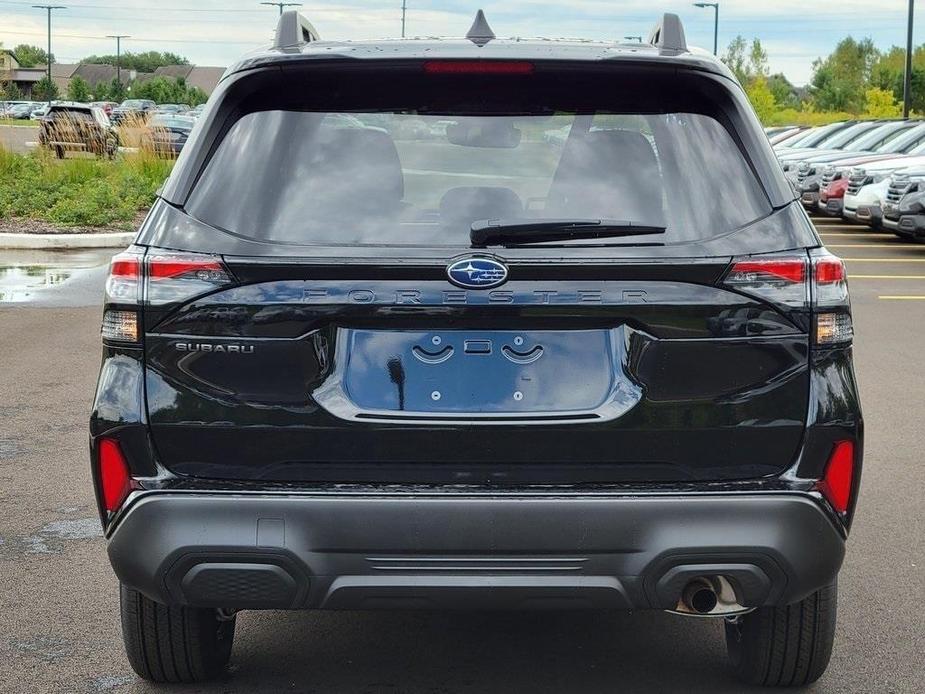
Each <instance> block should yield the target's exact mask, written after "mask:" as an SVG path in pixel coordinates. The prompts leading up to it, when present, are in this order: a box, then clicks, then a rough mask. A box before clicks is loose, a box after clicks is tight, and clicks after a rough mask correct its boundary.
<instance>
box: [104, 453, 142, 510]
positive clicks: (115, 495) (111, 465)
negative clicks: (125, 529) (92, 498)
mask: <svg viewBox="0 0 925 694" xmlns="http://www.w3.org/2000/svg"><path fill="white" fill-rule="evenodd" d="M96 451H97V461H98V469H99V473H98V474H99V479H100V496H101V497H102V501H103V508H104V509H106V510H107V511H108V512H109V513H115V512H116V511H117V510H118V509H119V507H120V506H121V505H122V502H123V501H125V497H127V496H128V494H129V492H130V491H131V490H132V487H133V483H132V477H131V474H130V473H129V469H128V463H127V462H126V460H125V456H124V455H123V454H122V448H121V447H120V446H119V442H118V441H116V440H115V439H109V438H104V439H100V440H99V441H98V442H97V444H96Z"/></svg>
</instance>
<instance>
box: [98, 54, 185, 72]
mask: <svg viewBox="0 0 925 694" xmlns="http://www.w3.org/2000/svg"><path fill="white" fill-rule="evenodd" d="M80 62H82V63H96V64H103V65H115V64H116V62H117V60H116V56H115V55H91V56H87V57H86V58H84V59H83V60H81V61H80ZM118 63H119V65H120V66H121V67H122V69H123V70H137V71H138V72H154V71H155V70H156V69H157V68H159V67H164V66H165V65H189V60H187V59H186V58H184V57H183V56H182V55H177V54H176V53H169V52H164V53H161V52H159V51H146V52H145V53H132V52H131V51H129V52H126V53H123V54H122V55H121V56H119V59H118Z"/></svg>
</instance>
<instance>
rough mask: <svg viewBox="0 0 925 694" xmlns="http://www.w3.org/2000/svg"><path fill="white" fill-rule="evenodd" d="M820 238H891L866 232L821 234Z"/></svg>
mask: <svg viewBox="0 0 925 694" xmlns="http://www.w3.org/2000/svg"><path fill="white" fill-rule="evenodd" d="M819 236H821V237H823V238H828V237H830V236H832V237H835V236H845V237H851V238H855V239H888V238H890V237H889V236H888V235H887V234H871V233H869V232H865V231H856V232H848V233H841V232H839V233H837V234H836V233H830V232H822V233H821V234H819ZM896 240H897V242H898V241H899V239H896Z"/></svg>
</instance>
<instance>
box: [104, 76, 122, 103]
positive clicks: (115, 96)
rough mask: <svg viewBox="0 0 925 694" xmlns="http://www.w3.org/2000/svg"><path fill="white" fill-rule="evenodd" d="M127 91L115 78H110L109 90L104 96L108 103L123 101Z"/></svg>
mask: <svg viewBox="0 0 925 694" xmlns="http://www.w3.org/2000/svg"><path fill="white" fill-rule="evenodd" d="M126 94H127V91H126V89H125V85H124V84H122V83H121V82H120V81H119V80H117V79H116V78H115V77H113V78H112V81H111V82H110V83H109V88H108V89H107V90H106V96H107V98H108V100H109V101H124V100H125V96H126Z"/></svg>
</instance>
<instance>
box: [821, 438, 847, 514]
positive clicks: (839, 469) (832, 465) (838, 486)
mask: <svg viewBox="0 0 925 694" xmlns="http://www.w3.org/2000/svg"><path fill="white" fill-rule="evenodd" d="M853 484H854V441H839V442H838V443H836V444H835V447H834V448H833V449H832V453H831V454H830V455H829V461H828V463H827V464H826V467H825V476H824V477H823V478H822V479H821V480H819V482H818V483H817V484H816V489H818V490H819V491H820V492H822V496H824V497H825V498H826V500H827V501H828V502H829V503H830V504H831V505H832V508H834V509H835V510H836V511H838V512H839V513H847V512H848V506H849V505H850V503H851V489H852V486H853Z"/></svg>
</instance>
